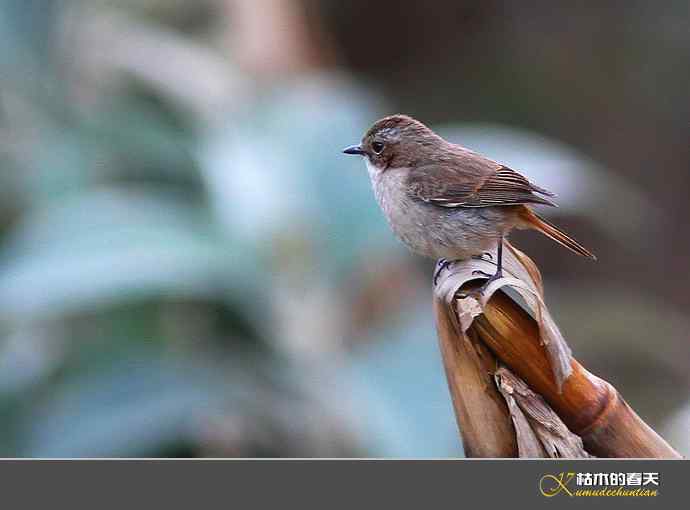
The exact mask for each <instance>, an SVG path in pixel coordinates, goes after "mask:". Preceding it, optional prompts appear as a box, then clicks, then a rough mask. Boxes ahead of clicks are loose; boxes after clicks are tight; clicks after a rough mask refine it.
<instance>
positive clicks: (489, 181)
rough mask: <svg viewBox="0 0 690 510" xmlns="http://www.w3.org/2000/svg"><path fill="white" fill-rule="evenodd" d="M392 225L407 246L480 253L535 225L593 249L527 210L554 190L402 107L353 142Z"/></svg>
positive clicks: (576, 246) (434, 252) (433, 252)
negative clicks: (433, 127) (436, 130)
mask: <svg viewBox="0 0 690 510" xmlns="http://www.w3.org/2000/svg"><path fill="white" fill-rule="evenodd" d="M345 152H346V153H348V154H360V155H362V156H364V157H365V159H366V162H367V167H368V169H369V174H370V176H371V180H372V184H373V187H374V192H375V194H376V198H377V200H378V202H379V204H380V205H381V208H382V209H383V211H384V214H385V216H386V218H387V219H388V222H389V223H390V225H391V227H392V228H393V231H394V232H395V233H396V234H397V235H398V236H399V237H400V238H401V239H402V240H403V241H404V242H405V243H406V244H407V245H408V246H409V247H410V248H411V249H412V250H413V251H415V252H417V253H420V254H422V255H426V256H430V257H436V258H439V257H440V258H446V259H458V258H467V257H469V256H474V255H481V254H482V253H483V252H484V251H486V250H487V249H488V248H489V247H490V246H491V245H492V244H493V243H495V242H498V243H499V260H498V271H497V274H496V275H495V276H494V277H498V276H500V274H501V260H500V256H501V247H502V239H503V237H504V236H506V235H507V234H508V233H509V232H510V230H512V229H513V228H531V229H534V230H537V231H539V232H541V233H543V234H544V235H546V236H548V237H549V238H551V239H553V240H554V241H556V242H558V243H560V244H561V245H563V246H565V247H566V248H568V249H569V250H571V251H573V252H575V253H577V254H578V255H582V256H584V257H588V258H591V259H595V257H594V255H593V254H592V253H591V252H590V251H589V250H587V249H586V248H584V247H583V246H582V245H581V244H580V243H578V242H577V241H575V240H574V239H573V238H572V237H570V236H569V235H568V234H566V233H565V232H563V231H562V230H560V229H559V228H558V227H556V226H554V225H553V224H551V223H549V222H547V221H546V220H545V219H543V218H541V217H540V216H538V215H537V214H536V213H534V211H532V209H531V206H532V205H547V206H552V207H555V206H556V204H555V203H554V202H553V201H552V200H550V198H552V197H554V194H553V193H551V192H549V191H547V190H545V189H543V188H540V187H539V186H536V185H534V184H532V183H531V182H529V180H528V179H526V178H525V177H524V176H522V175H520V174H519V173H518V172H516V171H515V170H512V169H510V168H508V167H506V166H505V165H502V164H500V163H497V162H495V161H492V160H491V159H489V158H486V157H484V156H482V155H480V154H477V153H475V152H472V151H470V150H469V149H466V148H464V147H461V146H459V145H456V144H452V143H450V142H448V141H446V140H444V139H443V138H441V137H440V136H438V135H437V134H436V133H434V132H433V131H432V130H431V129H429V128H428V127H426V126H425V125H424V124H422V123H421V122H419V121H417V120H415V119H413V118H411V117H408V116H406V115H392V116H390V117H385V118H383V119H381V120H379V121H377V122H376V123H375V124H374V125H373V126H372V127H371V128H370V129H369V131H367V133H366V134H365V135H364V138H363V139H362V143H361V144H360V145H358V146H353V147H349V148H347V149H346V150H345Z"/></svg>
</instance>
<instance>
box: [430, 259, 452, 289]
mask: <svg viewBox="0 0 690 510" xmlns="http://www.w3.org/2000/svg"><path fill="white" fill-rule="evenodd" d="M452 263H453V261H452V260H448V259H438V262H437V263H436V270H435V271H434V285H436V284H437V283H438V277H439V275H440V274H441V271H443V270H444V269H446V268H447V267H448V266H450V265H451V264H452Z"/></svg>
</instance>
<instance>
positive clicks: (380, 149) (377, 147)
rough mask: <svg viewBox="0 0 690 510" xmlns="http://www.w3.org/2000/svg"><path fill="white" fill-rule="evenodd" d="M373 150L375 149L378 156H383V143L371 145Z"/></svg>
mask: <svg viewBox="0 0 690 510" xmlns="http://www.w3.org/2000/svg"><path fill="white" fill-rule="evenodd" d="M371 148H372V149H374V152H375V153H376V154H381V153H382V152H383V143H382V142H374V143H372V144H371Z"/></svg>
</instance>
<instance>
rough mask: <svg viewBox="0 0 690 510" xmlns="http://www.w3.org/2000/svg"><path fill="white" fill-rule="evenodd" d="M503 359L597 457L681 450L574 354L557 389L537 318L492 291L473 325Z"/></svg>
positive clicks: (674, 455)
mask: <svg viewBox="0 0 690 510" xmlns="http://www.w3.org/2000/svg"><path fill="white" fill-rule="evenodd" d="M471 329H475V331H476V333H477V335H478V336H479V338H481V340H482V341H483V342H484V343H485V344H486V345H487V346H488V347H489V349H491V351H492V352H493V353H494V354H495V355H496V357H497V358H498V359H500V360H501V361H502V362H503V363H505V364H506V365H507V366H509V367H510V368H511V370H513V371H514V372H515V373H516V374H517V375H518V376H519V377H521V378H522V379H523V380H524V381H525V382H526V383H527V384H528V385H529V386H530V388H531V389H532V390H533V391H535V392H537V393H539V394H540V395H541V396H542V397H544V399H545V400H546V401H547V402H548V403H549V405H550V406H551V407H552V408H553V409H554V411H556V413H557V414H558V415H559V416H560V418H561V419H562V420H563V422H564V423H565V424H566V425H567V426H568V428H569V429H570V430H571V431H572V432H574V433H575V434H577V435H578V436H580V437H581V438H582V441H583V443H584V445H585V449H586V450H587V451H588V452H589V453H591V454H593V455H596V456H597V457H632V458H642V457H645V458H660V459H680V458H682V457H681V455H680V454H679V453H678V452H676V451H675V450H674V449H673V448H671V446H670V445H669V444H668V443H667V442H666V441H665V440H664V439H663V438H662V437H661V436H659V435H658V434H657V433H656V432H655V431H654V430H652V428H651V427H649V426H648V425H647V424H646V423H645V422H644V421H643V420H642V419H641V418H640V417H639V416H638V415H637V413H635V411H633V410H632V409H631V408H630V406H629V405H628V404H627V402H626V401H625V400H624V399H623V397H622V396H621V395H620V394H619V393H618V391H617V390H616V389H615V388H614V387H613V386H612V385H611V384H609V383H608V382H606V381H604V380H603V379H600V378H599V377H597V376H595V375H593V374H591V373H590V372H588V371H587V370H585V368H584V367H583V366H582V365H580V363H578V362H577V361H576V360H575V359H573V360H572V362H571V367H572V369H573V371H572V374H571V375H570V377H569V378H568V379H567V380H566V381H565V384H564V385H563V391H562V393H559V392H558V390H557V386H556V384H555V381H554V377H553V374H552V371H551V367H550V366H549V361H548V358H547V355H546V352H545V350H544V347H543V346H542V345H541V344H540V337H539V328H538V326H537V323H536V322H535V321H534V319H533V318H532V317H530V316H529V315H528V314H527V313H526V312H525V311H524V310H523V309H522V308H521V307H520V306H519V305H518V304H517V303H515V301H513V300H512V299H510V298H509V297H508V296H506V295H505V294H504V293H503V292H500V291H499V292H496V293H495V294H494V295H493V297H492V298H491V299H490V300H489V302H488V303H487V305H486V306H485V308H484V314H483V315H480V316H479V317H478V318H477V319H476V320H475V321H474V323H473V325H472V326H471Z"/></svg>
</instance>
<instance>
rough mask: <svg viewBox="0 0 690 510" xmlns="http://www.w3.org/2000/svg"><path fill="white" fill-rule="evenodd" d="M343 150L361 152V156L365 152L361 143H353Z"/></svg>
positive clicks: (353, 152) (351, 152)
mask: <svg viewBox="0 0 690 510" xmlns="http://www.w3.org/2000/svg"><path fill="white" fill-rule="evenodd" d="M343 152H344V153H345V154H359V155H360V156H361V155H362V154H364V151H363V150H362V147H361V146H360V145H351V146H349V147H347V148H345V149H343Z"/></svg>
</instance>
